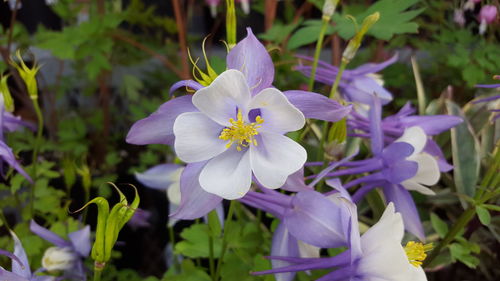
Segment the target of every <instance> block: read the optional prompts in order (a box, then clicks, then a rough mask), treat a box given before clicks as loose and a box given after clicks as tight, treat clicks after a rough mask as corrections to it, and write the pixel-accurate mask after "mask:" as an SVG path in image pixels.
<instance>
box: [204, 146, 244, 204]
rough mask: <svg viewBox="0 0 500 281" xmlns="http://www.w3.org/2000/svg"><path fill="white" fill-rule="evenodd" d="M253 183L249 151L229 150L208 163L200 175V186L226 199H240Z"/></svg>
mask: <svg viewBox="0 0 500 281" xmlns="http://www.w3.org/2000/svg"><path fill="white" fill-rule="evenodd" d="M251 183H252V170H251V168H250V157H249V151H248V150H247V151H244V152H243V151H236V149H228V150H227V151H226V152H224V153H222V154H221V155H219V156H217V157H215V158H213V159H211V160H210V161H208V163H207V165H206V166H205V168H203V170H202V171H201V174H200V185H201V187H202V188H203V189H204V190H205V191H206V192H210V193H213V194H215V195H218V196H220V197H222V198H224V199H228V200H233V199H238V198H241V197H243V196H245V194H246V193H247V192H248V190H249V189H250V184H251Z"/></svg>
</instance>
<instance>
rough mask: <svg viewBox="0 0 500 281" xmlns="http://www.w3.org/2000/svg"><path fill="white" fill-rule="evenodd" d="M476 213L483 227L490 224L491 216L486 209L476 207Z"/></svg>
mask: <svg viewBox="0 0 500 281" xmlns="http://www.w3.org/2000/svg"><path fill="white" fill-rule="evenodd" d="M476 213H477V216H478V217H479V221H481V223H482V224H483V225H486V226H487V225H489V224H490V223H491V215H490V212H489V211H488V209H486V208H485V207H483V206H476Z"/></svg>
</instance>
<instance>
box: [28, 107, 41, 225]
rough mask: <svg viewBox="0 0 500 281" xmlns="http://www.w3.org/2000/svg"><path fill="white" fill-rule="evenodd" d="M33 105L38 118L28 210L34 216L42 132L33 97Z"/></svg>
mask: <svg viewBox="0 0 500 281" xmlns="http://www.w3.org/2000/svg"><path fill="white" fill-rule="evenodd" d="M32 101H33V107H34V108H35V113H36V117H37V119H38V127H37V132H36V140H35V147H34V149H33V155H32V165H33V175H32V176H33V186H32V187H31V194H30V211H31V217H33V216H34V214H35V209H34V205H35V186H36V179H37V165H38V161H37V158H38V153H39V151H40V142H41V140H42V133H43V114H42V111H41V110H40V106H39V105H38V99H33V100H32Z"/></svg>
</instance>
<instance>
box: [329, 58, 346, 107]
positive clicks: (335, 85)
mask: <svg viewBox="0 0 500 281" xmlns="http://www.w3.org/2000/svg"><path fill="white" fill-rule="evenodd" d="M348 63H349V61H347V60H345V59H342V63H341V64H340V67H339V72H338V73H337V77H335V82H334V83H333V86H332V89H331V91H330V98H331V99H335V96H336V94H337V89H338V87H339V84H340V78H342V74H343V73H344V70H345V69H346V67H347V64H348Z"/></svg>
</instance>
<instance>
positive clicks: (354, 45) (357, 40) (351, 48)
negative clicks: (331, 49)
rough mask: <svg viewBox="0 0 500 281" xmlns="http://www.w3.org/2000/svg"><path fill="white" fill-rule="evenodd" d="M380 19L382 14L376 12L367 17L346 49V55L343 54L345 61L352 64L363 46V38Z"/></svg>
mask: <svg viewBox="0 0 500 281" xmlns="http://www.w3.org/2000/svg"><path fill="white" fill-rule="evenodd" d="M379 18H380V13H379V12H375V13H373V14H371V15H369V16H367V17H366V18H365V19H364V20H363V24H362V25H361V29H360V30H359V31H358V32H357V33H356V34H355V35H354V37H353V38H352V39H351V40H350V41H349V43H348V44H347V47H346V48H345V50H344V53H343V54H342V59H343V60H345V61H347V62H350V61H351V60H352V59H353V58H354V56H355V55H356V52H357V51H358V49H359V46H361V41H362V40H363V37H364V36H365V34H366V32H368V30H369V29H370V28H371V27H372V26H373V25H374V24H375V23H376V22H377V21H378V19H379Z"/></svg>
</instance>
